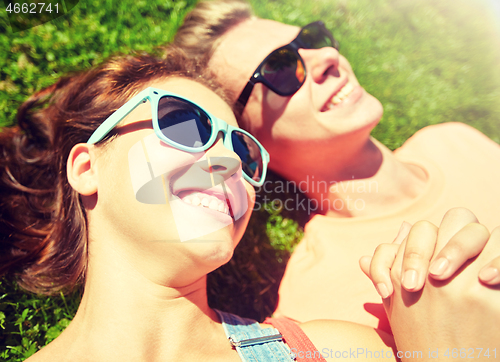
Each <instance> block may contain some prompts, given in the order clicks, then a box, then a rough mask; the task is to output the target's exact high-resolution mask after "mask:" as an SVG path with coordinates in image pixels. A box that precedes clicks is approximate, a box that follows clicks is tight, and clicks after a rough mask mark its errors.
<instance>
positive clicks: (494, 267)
mask: <svg viewBox="0 0 500 362" xmlns="http://www.w3.org/2000/svg"><path fill="white" fill-rule="evenodd" d="M410 229H411V225H410V224H408V223H403V225H402V226H401V229H400V231H399V234H398V236H397V237H396V239H395V240H394V242H393V243H392V244H381V245H379V247H378V248H377V250H376V251H375V254H374V256H373V258H372V257H363V258H361V260H360V266H361V269H362V270H363V272H364V273H365V274H366V275H367V276H368V277H369V278H370V279H371V280H372V282H373V283H374V285H375V287H376V289H377V291H378V292H379V294H380V296H381V297H382V298H387V297H389V296H390V295H391V294H392V291H393V286H392V283H391V278H390V270H391V267H392V264H393V262H394V259H395V257H396V253H397V252H398V250H399V244H401V242H402V241H403V240H405V239H406V237H407V235H408V233H409V231H410ZM488 236H489V233H488V231H487V230H486V228H485V227H484V226H482V225H480V224H478V222H477V219H476V217H475V216H474V214H472V213H471V212H470V211H469V210H467V209H463V208H456V209H452V210H450V211H448V212H447V213H446V215H445V217H444V218H443V221H442V223H441V226H440V228H439V235H438V239H437V240H432V239H429V238H427V239H420V238H416V237H413V238H411V239H409V240H407V241H406V247H405V248H404V258H403V267H402V274H401V275H402V285H403V287H404V288H405V289H406V290H407V291H413V292H416V291H419V290H421V289H422V287H423V286H424V282H425V279H426V277H427V274H428V275H429V276H431V277H432V278H434V279H436V280H446V279H448V278H449V277H450V276H452V275H453V274H454V273H455V272H456V271H457V270H458V269H459V268H460V267H461V266H462V265H463V264H464V263H465V262H466V261H467V260H468V259H470V258H473V257H475V256H477V255H478V254H479V253H480V252H481V250H482V249H483V248H484V245H485V244H486V241H487V240H488ZM436 242H437V243H439V245H444V247H443V246H441V248H442V250H441V251H440V252H439V254H438V255H437V256H436V257H435V258H434V261H433V262H432V264H431V265H430V267H429V264H430V259H431V256H432V255H433V253H435V247H436ZM445 244H446V245H445ZM437 250H439V249H437ZM436 252H437V251H436ZM427 270H429V272H428V273H427ZM499 271H500V256H499V257H496V258H495V259H493V260H492V261H491V262H490V263H488V264H486V265H485V266H484V268H482V270H481V271H480V273H479V279H480V280H481V281H482V282H484V283H485V284H488V285H497V284H500V272H499Z"/></svg>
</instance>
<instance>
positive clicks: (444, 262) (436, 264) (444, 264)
mask: <svg viewBox="0 0 500 362" xmlns="http://www.w3.org/2000/svg"><path fill="white" fill-rule="evenodd" d="M448 265H450V262H449V261H448V259H446V258H444V257H442V258H439V259H436V260H434V261H433V262H432V264H431V267H430V268H429V273H431V274H432V275H435V276H439V275H442V274H443V273H444V272H445V270H446V269H447V268H448Z"/></svg>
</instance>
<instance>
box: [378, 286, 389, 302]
mask: <svg viewBox="0 0 500 362" xmlns="http://www.w3.org/2000/svg"><path fill="white" fill-rule="evenodd" d="M377 292H378V294H379V295H380V296H381V297H382V298H383V299H385V298H387V297H388V296H389V290H388V289H387V286H386V285H385V284H384V283H378V284H377Z"/></svg>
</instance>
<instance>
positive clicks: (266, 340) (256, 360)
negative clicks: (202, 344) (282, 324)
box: [215, 310, 295, 362]
mask: <svg viewBox="0 0 500 362" xmlns="http://www.w3.org/2000/svg"><path fill="white" fill-rule="evenodd" d="M215 311H216V312H217V314H218V315H219V317H220V319H221V321H222V326H223V327H224V331H225V332H226V336H227V338H228V339H229V341H230V343H231V345H232V346H233V347H235V348H236V351H237V352H238V355H239V356H240V358H241V360H242V361H243V362H264V361H276V362H290V361H294V360H295V355H294V354H293V353H292V352H291V351H290V348H288V346H287V345H286V344H285V343H284V342H283V339H282V337H281V334H280V332H279V331H278V330H277V329H276V328H262V327H261V326H260V325H259V323H258V322H257V321H254V320H252V319H247V318H241V317H238V316H237V315H234V314H231V313H226V312H221V311H219V310H215Z"/></svg>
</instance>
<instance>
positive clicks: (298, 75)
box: [238, 21, 339, 110]
mask: <svg viewBox="0 0 500 362" xmlns="http://www.w3.org/2000/svg"><path fill="white" fill-rule="evenodd" d="M324 47H333V48H335V49H337V50H338V49H339V43H338V42H337V41H336V40H335V38H334V37H333V35H332V33H331V31H329V30H328V29H327V28H326V27H325V24H324V23H323V22H322V21H315V22H314V23H311V24H308V25H306V26H304V27H303V28H302V29H301V30H300V32H299V35H297V37H296V38H295V39H293V40H292V41H291V42H290V43H289V44H287V45H285V46H282V47H281V48H278V49H276V50H273V51H272V52H271V54H269V55H268V56H267V57H266V58H265V59H264V60H263V61H262V63H260V64H259V66H258V67H257V69H255V71H254V72H253V75H252V76H251V77H250V79H249V80H248V83H247V85H246V86H245V88H244V89H243V91H242V92H241V94H240V96H239V98H238V103H239V104H240V107H241V110H243V108H245V106H246V104H247V102H248V98H249V97H250V94H251V93H252V89H253V86H254V85H255V84H256V83H263V84H264V85H265V86H266V87H268V88H269V89H270V90H272V91H273V92H275V93H277V94H279V95H280V96H290V95H292V94H294V93H295V92H297V91H298V90H299V88H300V87H301V86H302V84H304V81H305V80H306V67H305V65H304V60H303V59H302V57H301V56H300V54H299V52H298V50H299V49H300V48H303V49H320V48H324Z"/></svg>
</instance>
